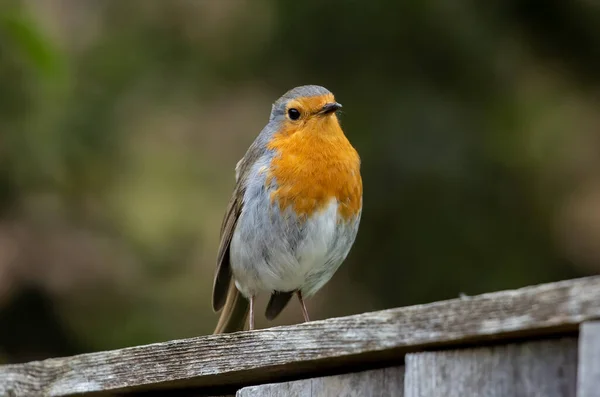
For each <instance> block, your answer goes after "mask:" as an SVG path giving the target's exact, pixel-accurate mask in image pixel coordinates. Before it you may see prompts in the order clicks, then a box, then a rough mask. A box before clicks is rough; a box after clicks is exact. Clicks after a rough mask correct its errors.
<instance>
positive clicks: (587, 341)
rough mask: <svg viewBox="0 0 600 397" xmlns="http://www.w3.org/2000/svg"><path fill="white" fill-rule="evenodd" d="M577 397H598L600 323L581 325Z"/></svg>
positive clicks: (599, 389)
mask: <svg viewBox="0 0 600 397" xmlns="http://www.w3.org/2000/svg"><path fill="white" fill-rule="evenodd" d="M577 376H578V379H577V397H598V396H600V321H590V322H586V323H583V324H582V325H581V331H580V333H579V367H578V374H577Z"/></svg>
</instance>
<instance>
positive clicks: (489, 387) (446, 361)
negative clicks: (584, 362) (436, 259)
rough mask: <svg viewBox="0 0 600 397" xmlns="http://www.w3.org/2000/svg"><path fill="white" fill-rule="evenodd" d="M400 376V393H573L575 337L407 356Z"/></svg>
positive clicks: (556, 396) (548, 396) (540, 396)
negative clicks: (402, 377)
mask: <svg viewBox="0 0 600 397" xmlns="http://www.w3.org/2000/svg"><path fill="white" fill-rule="evenodd" d="M405 376H406V378H405V397H463V396H489V397H504V396H537V397H575V390H576V383H577V338H562V339H556V340H546V341H539V342H528V343H519V344H508V345H500V346H495V347H484V348H474V349H463V350H448V351H438V352H426V353H415V354H408V355H407V356H406V375H405ZM597 395H598V394H595V396H597Z"/></svg>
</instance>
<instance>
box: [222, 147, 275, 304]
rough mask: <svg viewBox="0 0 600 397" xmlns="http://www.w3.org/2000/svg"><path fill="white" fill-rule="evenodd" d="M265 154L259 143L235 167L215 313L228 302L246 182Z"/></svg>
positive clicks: (223, 231) (223, 237)
mask: <svg viewBox="0 0 600 397" xmlns="http://www.w3.org/2000/svg"><path fill="white" fill-rule="evenodd" d="M262 153H264V149H263V148H261V147H260V145H259V144H258V142H257V141H254V143H253V144H252V145H251V146H250V148H249V149H248V152H246V154H245V155H244V157H243V158H242V159H241V160H240V161H239V162H238V163H237V165H236V167H235V177H236V185H235V189H234V190H233V195H232V196H231V199H230V200H229V205H228V206H227V211H226V212H225V217H224V218H223V223H222V224H221V242H220V244H219V252H218V254H217V270H216V273H215V280H214V282H213V298H212V305H213V310H214V311H219V310H221V309H222V308H223V306H224V305H225V302H226V300H227V291H228V290H229V284H230V283H231V265H230V263H229V246H230V244H231V239H232V237H233V232H234V231H235V226H236V224H237V220H238V218H239V216H240V213H241V212H242V207H243V199H244V191H245V190H246V180H247V178H248V172H249V171H250V169H251V168H252V165H253V164H254V163H255V162H256V160H257V159H258V158H260V156H261V155H262Z"/></svg>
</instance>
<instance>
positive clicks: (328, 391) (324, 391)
mask: <svg viewBox="0 0 600 397" xmlns="http://www.w3.org/2000/svg"><path fill="white" fill-rule="evenodd" d="M403 395H404V366H398V367H389V368H382V369H375V370H370V371H362V372H355V373H350V374H344V375H335V376H324V377H321V378H312V379H303V380H297V381H292V382H283V383H270V384H266V385H259V386H250V387H245V388H243V389H241V390H240V391H238V393H237V397H340V396H343V397H402V396H403Z"/></svg>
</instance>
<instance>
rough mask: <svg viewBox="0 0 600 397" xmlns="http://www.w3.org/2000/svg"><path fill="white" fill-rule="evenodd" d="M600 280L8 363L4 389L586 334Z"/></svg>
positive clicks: (116, 383)
mask: <svg viewBox="0 0 600 397" xmlns="http://www.w3.org/2000/svg"><path fill="white" fill-rule="evenodd" d="M597 318H600V276H594V277H586V278H580V279H573V280H566V281H560V282H556V283H549V284H541V285H536V286H529V287H524V288H521V289H517V290H508V291H501V292H493V293H486V294H483V295H478V296H473V297H468V298H459V299H453V300H446V301H440V302H435V303H429V304H423V305H415V306H408V307H402V308H395V309H389V310H382V311H377V312H370V313H363V314H358V315H353V316H347V317H338V318H331V319H327V320H321V321H313V322H310V323H304V324H299V325H292V326H283V327H274V328H267V329H262V330H256V331H251V332H236V333H233V334H225V335H208V336H200V337H195V338H190V339H182V340H173V341H168V342H162V343H154V344H150V345H144V346H135V347H129V348H125V349H119V350H111V351H104V352H97V353H88V354H82V355H77V356H72V357H64V358H51V359H47V360H43V361H33V362H29V363H25V364H15V365H4V366H0V395H11V394H10V393H12V395H13V396H20V395H28V396H29V395H31V396H35V395H47V396H68V395H74V394H78V393H95V392H97V393H101V392H111V393H112V392H121V393H124V392H128V391H144V390H154V389H157V388H181V387H227V386H230V387H232V386H236V387H237V386H242V385H252V384H257V383H261V382H263V383H264V382H276V381H281V380H284V379H286V378H287V379H289V378H290V377H299V376H301V375H305V374H307V373H311V372H312V373H314V372H315V371H320V370H324V369H332V368H342V367H352V366H353V365H359V363H360V362H363V361H365V360H367V361H377V360H383V359H390V358H392V357H395V358H397V360H402V357H403V355H404V354H405V353H407V352H414V351H418V350H424V349H429V348H433V347H446V346H457V345H461V344H474V343H478V342H483V341H489V340H490V339H506V340H514V339H515V338H530V337H539V336H542V335H543V336H548V335H553V334H556V335H559V334H564V333H569V332H576V331H577V329H578V326H579V324H580V323H582V322H584V321H589V320H594V319H597Z"/></svg>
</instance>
